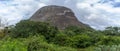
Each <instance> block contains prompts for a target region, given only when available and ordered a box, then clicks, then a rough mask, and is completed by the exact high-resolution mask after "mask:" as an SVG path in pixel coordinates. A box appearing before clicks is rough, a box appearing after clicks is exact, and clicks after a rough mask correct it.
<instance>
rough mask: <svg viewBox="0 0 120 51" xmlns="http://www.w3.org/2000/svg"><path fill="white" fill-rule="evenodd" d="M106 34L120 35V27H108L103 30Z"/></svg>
mask: <svg viewBox="0 0 120 51" xmlns="http://www.w3.org/2000/svg"><path fill="white" fill-rule="evenodd" d="M103 33H104V34H106V35H112V36H119V35H120V27H112V26H111V27H106V29H105V30H104V31H103Z"/></svg>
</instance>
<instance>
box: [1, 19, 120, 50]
mask: <svg viewBox="0 0 120 51" xmlns="http://www.w3.org/2000/svg"><path fill="white" fill-rule="evenodd" d="M0 39H1V40H0V51H120V45H119V44H120V27H112V26H111V27H106V29H105V30H94V29H91V28H81V27H79V26H69V27H67V28H66V29H64V30H59V29H58V28H57V27H55V26H52V25H51V24H49V23H46V22H34V21H29V20H23V21H20V22H19V23H17V24H16V25H15V26H9V27H6V28H5V29H2V30H1V31H0Z"/></svg>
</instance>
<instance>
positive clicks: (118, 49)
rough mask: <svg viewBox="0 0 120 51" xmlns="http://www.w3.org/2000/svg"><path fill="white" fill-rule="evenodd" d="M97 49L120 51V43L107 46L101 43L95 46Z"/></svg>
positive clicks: (99, 50)
mask: <svg viewBox="0 0 120 51" xmlns="http://www.w3.org/2000/svg"><path fill="white" fill-rule="evenodd" d="M95 51H120V45H112V46H105V45H99V46H98V47H96V48H95Z"/></svg>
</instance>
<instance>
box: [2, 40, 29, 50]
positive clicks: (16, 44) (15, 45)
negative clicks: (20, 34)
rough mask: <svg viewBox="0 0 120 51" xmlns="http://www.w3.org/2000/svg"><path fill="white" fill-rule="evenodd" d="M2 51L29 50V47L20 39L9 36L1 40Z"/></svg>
mask: <svg viewBox="0 0 120 51" xmlns="http://www.w3.org/2000/svg"><path fill="white" fill-rule="evenodd" d="M0 51H27V47H26V46H25V45H24V43H22V42H20V41H18V40H15V39H11V38H8V39H7V40H1V41H0Z"/></svg>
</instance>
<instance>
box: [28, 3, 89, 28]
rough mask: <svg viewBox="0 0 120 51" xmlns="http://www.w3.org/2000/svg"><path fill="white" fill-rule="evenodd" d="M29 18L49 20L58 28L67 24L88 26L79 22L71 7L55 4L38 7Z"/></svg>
mask: <svg viewBox="0 0 120 51" xmlns="http://www.w3.org/2000/svg"><path fill="white" fill-rule="evenodd" d="M30 20H32V21H42V22H49V23H50V24H52V25H54V26H56V27H58V28H59V29H65V28H66V27H68V26H80V27H82V28H86V27H89V26H88V25H86V24H84V23H82V22H79V21H78V20H77V18H76V16H75V15H74V13H73V11H72V10H71V9H69V8H67V7H64V6H56V5H49V6H45V7H42V8H40V9H39V10H38V11H37V12H36V13H35V14H33V16H32V17H31V18H30ZM89 28H90V27H89Z"/></svg>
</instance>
